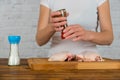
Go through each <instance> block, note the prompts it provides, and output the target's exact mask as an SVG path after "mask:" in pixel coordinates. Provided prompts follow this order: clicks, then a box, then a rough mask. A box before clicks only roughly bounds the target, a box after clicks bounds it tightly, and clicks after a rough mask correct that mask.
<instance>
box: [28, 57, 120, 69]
mask: <svg viewBox="0 0 120 80" xmlns="http://www.w3.org/2000/svg"><path fill="white" fill-rule="evenodd" d="M28 64H29V67H30V68H31V69H32V70H55V69H56V70H57V69H120V61H116V60H110V59H109V60H108V59H105V61H102V62H75V61H70V62H51V61H48V59H47V58H30V59H28Z"/></svg>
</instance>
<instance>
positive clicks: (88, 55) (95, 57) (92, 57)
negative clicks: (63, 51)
mask: <svg viewBox="0 0 120 80" xmlns="http://www.w3.org/2000/svg"><path fill="white" fill-rule="evenodd" d="M76 58H77V61H104V60H103V59H102V57H101V56H100V55H99V54H98V53H95V52H92V51H84V52H82V53H80V54H77V55H76Z"/></svg>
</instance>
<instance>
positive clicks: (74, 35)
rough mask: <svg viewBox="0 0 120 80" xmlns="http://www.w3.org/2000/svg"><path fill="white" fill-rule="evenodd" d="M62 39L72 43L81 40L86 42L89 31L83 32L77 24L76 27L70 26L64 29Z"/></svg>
mask: <svg viewBox="0 0 120 80" xmlns="http://www.w3.org/2000/svg"><path fill="white" fill-rule="evenodd" d="M63 32H64V35H63V36H64V37H65V39H72V40H73V41H78V40H83V41H87V40H89V37H90V34H89V32H90V31H87V30H85V29H84V28H83V27H81V26H80V25H79V24H76V25H70V26H68V27H66V28H65V29H64V31H63Z"/></svg>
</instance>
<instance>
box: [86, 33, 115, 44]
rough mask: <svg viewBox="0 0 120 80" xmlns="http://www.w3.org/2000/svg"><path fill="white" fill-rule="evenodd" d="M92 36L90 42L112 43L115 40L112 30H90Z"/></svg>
mask: <svg viewBox="0 0 120 80" xmlns="http://www.w3.org/2000/svg"><path fill="white" fill-rule="evenodd" d="M88 33H89V35H90V36H89V37H90V40H89V41H90V42H93V43H96V44H98V45H110V44H111V43H112V42H113V34H112V31H103V32H88Z"/></svg>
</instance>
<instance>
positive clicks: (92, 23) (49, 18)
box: [36, 0, 113, 55]
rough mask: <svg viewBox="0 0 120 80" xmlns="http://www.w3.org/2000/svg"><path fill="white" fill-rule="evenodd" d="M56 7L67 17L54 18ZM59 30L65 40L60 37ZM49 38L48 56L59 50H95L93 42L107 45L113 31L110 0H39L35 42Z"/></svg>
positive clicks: (72, 51)
mask: <svg viewBox="0 0 120 80" xmlns="http://www.w3.org/2000/svg"><path fill="white" fill-rule="evenodd" d="M59 9H66V10H67V12H68V14H67V15H68V16H67V17H54V16H59V15H60V14H61V13H60V12H59V11H57V10H59ZM65 24H68V27H66V28H65V29H64V30H63V27H59V26H62V25H65ZM98 24H100V27H99V28H100V31H97V30H98V29H97V28H98ZM62 30H63V32H64V35H63V36H64V37H65V39H61V37H60V36H61V31H62ZM50 39H52V41H51V48H50V50H49V54H50V55H51V54H54V53H58V52H62V51H68V52H70V53H75V54H78V53H81V52H84V51H93V52H97V48H96V45H110V44H111V43H112V41H113V30H112V23H111V18H110V6H109V0H75V1H74V0H41V5H40V18H39V25H38V29H37V34H36V41H37V43H38V45H40V46H42V45H44V44H46V43H47V42H48V41H49V40H50Z"/></svg>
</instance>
